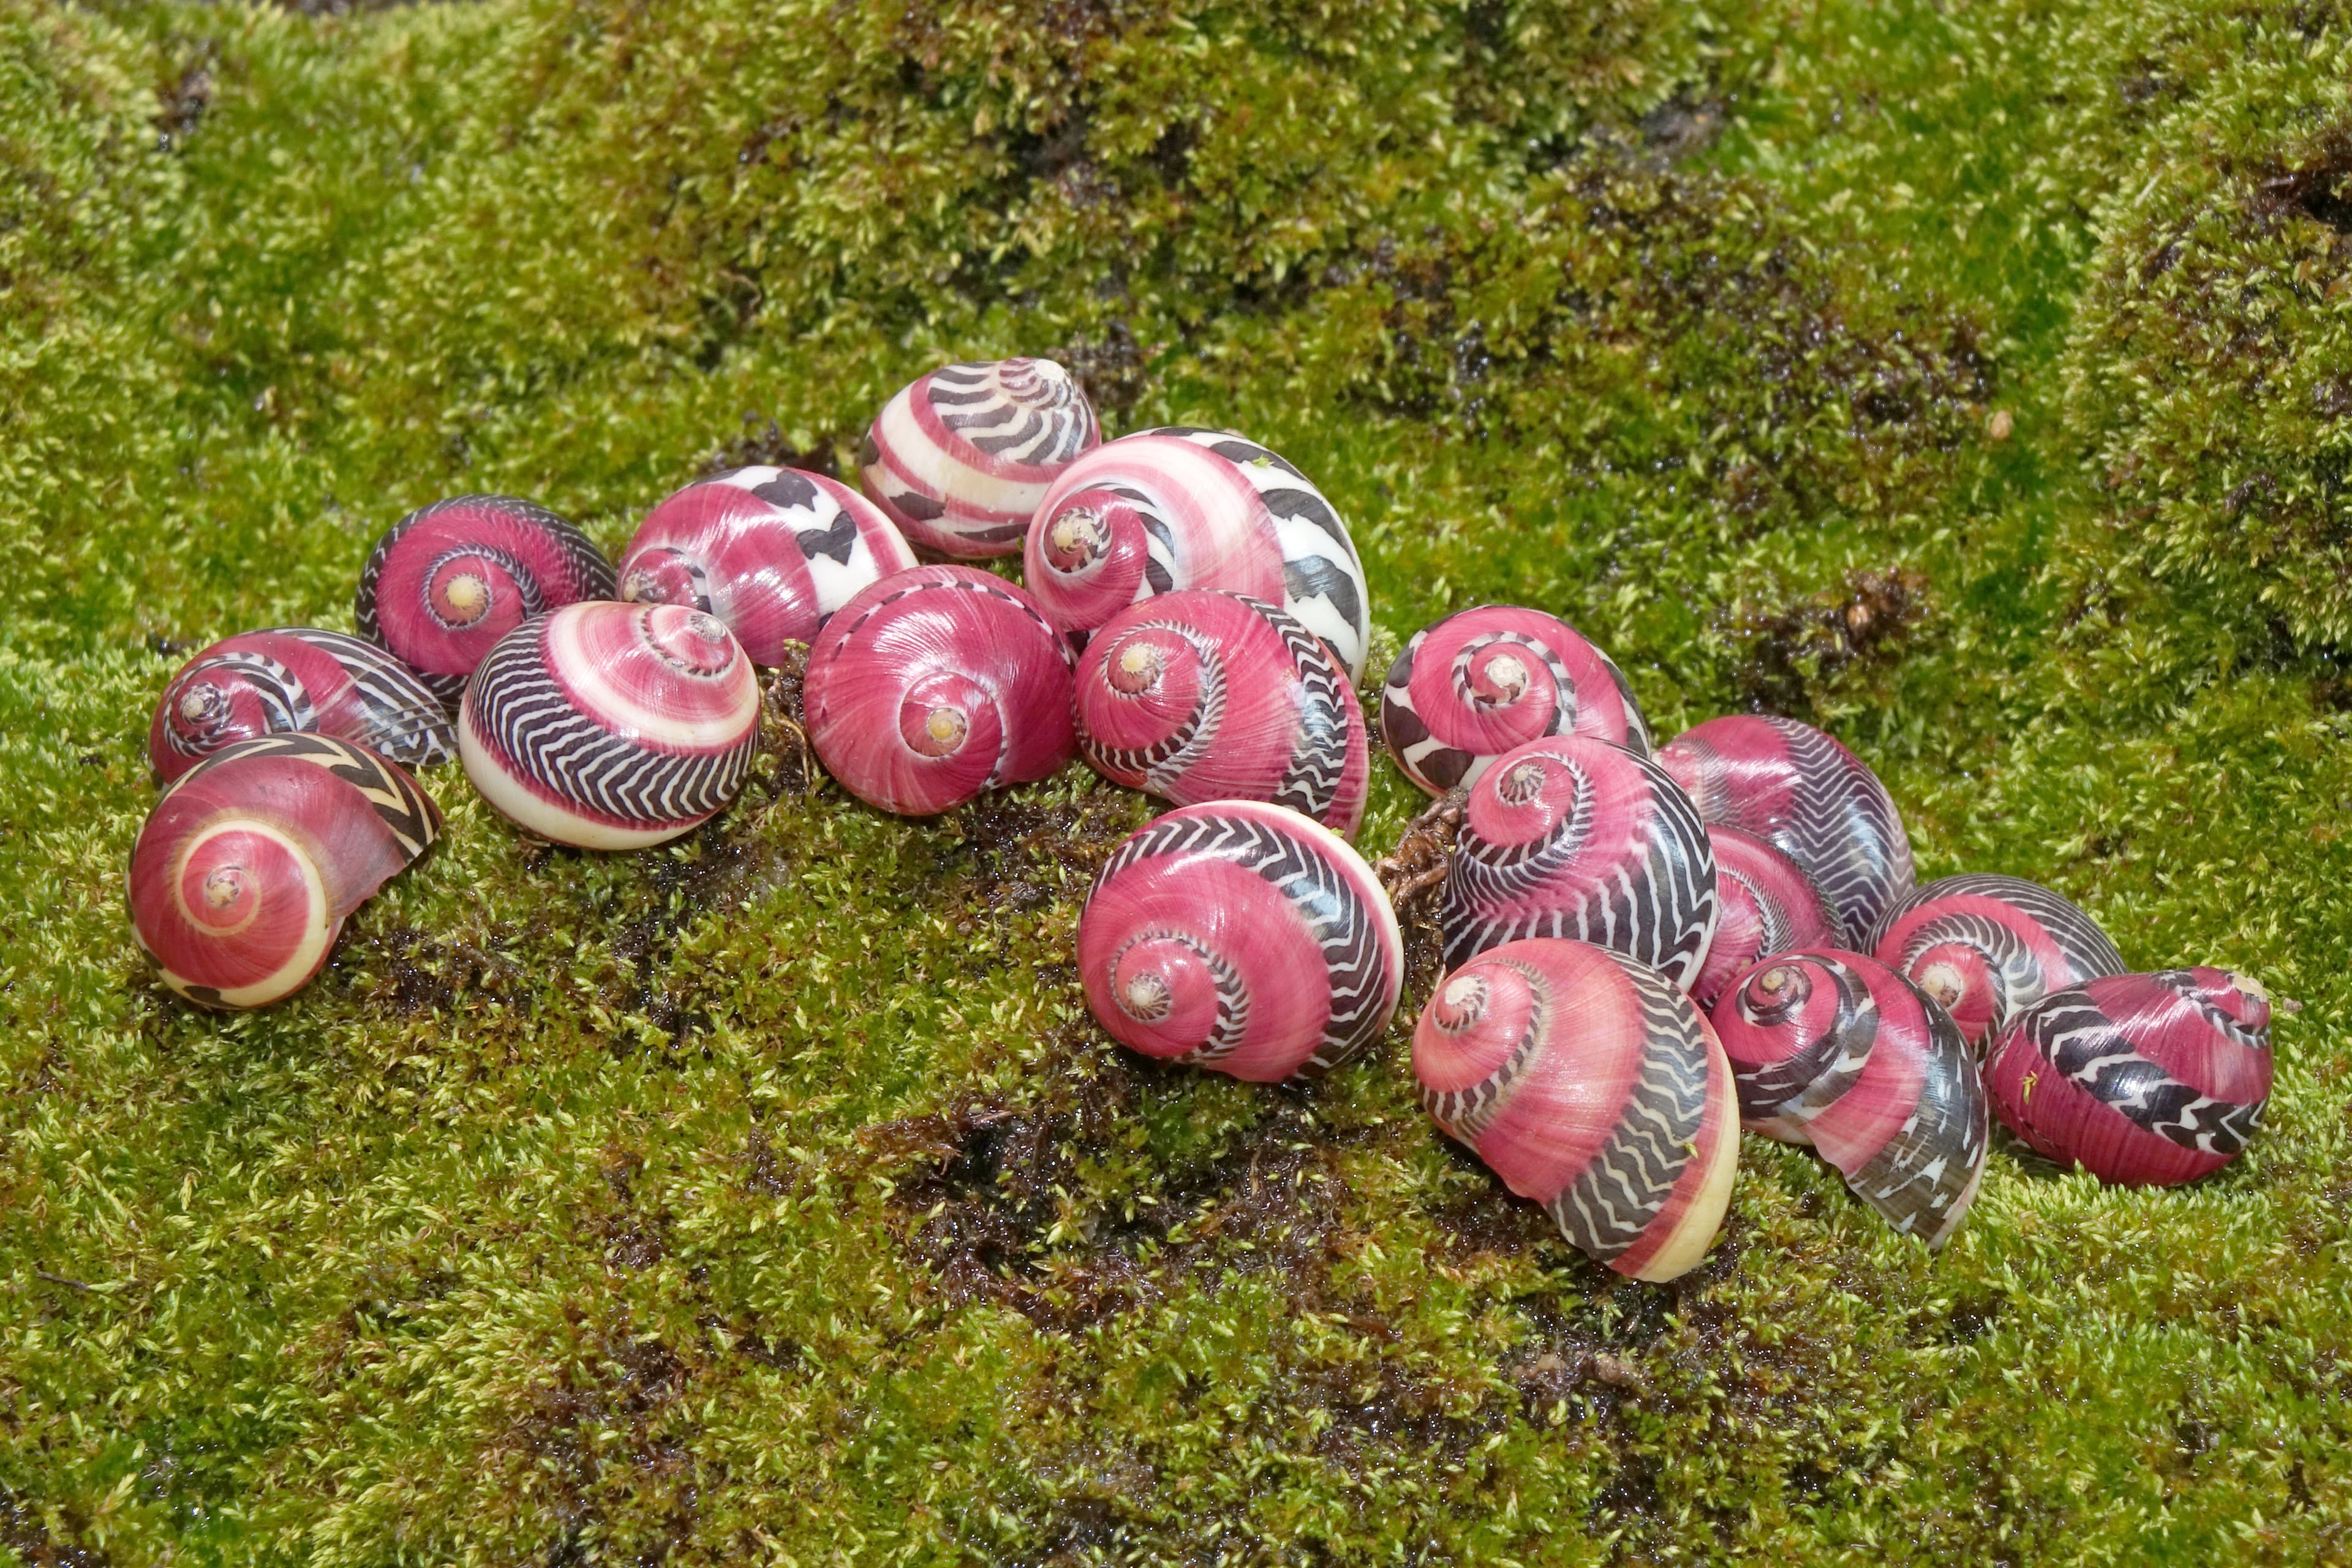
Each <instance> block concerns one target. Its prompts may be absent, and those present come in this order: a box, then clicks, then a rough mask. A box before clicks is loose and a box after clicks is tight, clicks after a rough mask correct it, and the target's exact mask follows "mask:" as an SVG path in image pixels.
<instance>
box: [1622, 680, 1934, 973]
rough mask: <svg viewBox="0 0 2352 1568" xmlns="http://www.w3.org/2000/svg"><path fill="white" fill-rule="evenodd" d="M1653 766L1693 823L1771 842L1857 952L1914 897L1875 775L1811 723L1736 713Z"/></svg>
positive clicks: (1687, 735)
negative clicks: (1887, 913) (1691, 807)
mask: <svg viewBox="0 0 2352 1568" xmlns="http://www.w3.org/2000/svg"><path fill="white" fill-rule="evenodd" d="M1658 762H1659V764H1660V765H1661V766H1663V767H1664V769H1665V770H1666V772H1668V773H1672V774H1673V775H1674V778H1675V783H1676V784H1681V785H1682V786H1683V788H1684V789H1685V791H1687V792H1689V795H1690V797H1691V800H1692V801H1693V802H1694V803H1695V804H1696V805H1697V806H1698V812H1699V816H1701V817H1703V818H1705V819H1706V821H1708V822H1711V823H1721V824H1722V825H1723V826H1726V827H1738V828H1743V829H1745V830H1746V831H1748V832H1749V833H1753V834H1755V835H1756V836H1757V837H1759V838H1769V839H1770V840H1771V841H1772V843H1773V844H1774V845H1775V846H1776V847H1778V848H1779V849H1780V852H1781V853H1782V854H1784V855H1786V856H1788V857H1789V858H1790V859H1791V860H1794V861H1795V862H1796V863H1797V866H1798V868H1799V869H1801V870H1802V871H1803V872H1804V873H1805V875H1806V876H1808V877H1811V879H1813V886H1815V887H1817V888H1819V889H1821V890H1822V897H1823V898H1824V899H1827V900H1829V906H1830V912H1831V913H1832V914H1834V915H1835V916H1836V917H1837V929H1838V939H1839V940H1840V941H1841V942H1846V943H1849V944H1853V945H1856V946H1859V945H1862V944H1864V942H1866V940H1867V936H1868V933H1869V931H1870V927H1871V923H1872V922H1873V921H1876V920H1877V919H1878V917H1879V915H1880V914H1881V913H1882V912H1883V911H1884V910H1885V908H1886V906H1887V905H1889V904H1891V903H1893V902H1894V901H1895V900H1896V899H1898V898H1901V897H1902V896H1903V895H1904V894H1905V893H1906V892H1909V891H1910V890H1911V881H1912V868H1911V840H1910V838H1909V837H1908V836H1906V834H1905V833H1904V831H1903V817H1902V815H1901V814H1900V813H1899V812H1897V811H1896V810H1895V800H1894V797H1893V796H1891V795H1888V794H1887V793H1886V786H1885V784H1881V783H1879V782H1878V775H1877V774H1875V773H1872V772H1871V771H1870V769H1869V768H1868V767H1867V766H1865V765H1864V763H1863V761H1862V759H1861V758H1859V757H1857V756H1855V755H1854V754H1853V752H1849V751H1847V750H1846V749H1845V747H1843V745H1840V744H1839V743H1838V742H1836V741H1835V740H1834V739H1832V737H1830V736H1828V735H1825V734H1823V733H1822V731H1819V730H1816V729H1814V728H1813V727H1812V726H1811V724H1805V723H1801V722H1799V721H1796V720H1794V719H1782V718H1780V717H1779V716H1777V715H1773V714H1760V713H1736V714H1731V715H1728V716H1727V717H1725V718H1721V719H1709V720H1708V721H1706V723H1704V724H1700V725H1697V726H1696V727H1695V728H1692V729H1689V730H1685V731H1683V732H1682V733H1681V734H1679V735H1677V736H1675V738H1674V739H1673V740H1671V741H1669V742H1666V743H1665V745H1664V746H1663V747H1661V748H1659V751H1658Z"/></svg>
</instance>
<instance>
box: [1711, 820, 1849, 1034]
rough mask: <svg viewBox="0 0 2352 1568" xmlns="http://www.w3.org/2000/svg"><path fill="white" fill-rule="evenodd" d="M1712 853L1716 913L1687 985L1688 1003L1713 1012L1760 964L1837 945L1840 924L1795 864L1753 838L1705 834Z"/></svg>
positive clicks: (1714, 830)
mask: <svg viewBox="0 0 2352 1568" xmlns="http://www.w3.org/2000/svg"><path fill="white" fill-rule="evenodd" d="M1706 842H1707V847H1708V848H1709V849H1711V850H1713V851H1714V853H1715V891H1716V899H1717V903H1718V904H1719V906H1720V909H1719V910H1718V911H1717V915H1716V921H1715V938H1714V940H1713V941H1711V942H1708V943H1707V944H1706V963H1705V964H1703V965H1702V966H1701V967H1700V969H1699V972H1698V979H1697V980H1696V981H1695V982H1693V983H1692V985H1691V1000H1692V1001H1694V1002H1696V1003H1697V1004H1698V1005H1699V1006H1700V1007H1701V1008H1707V1007H1712V1006H1714V1005H1715V999H1716V998H1717V997H1718V996H1720V995H1722V994H1723V993H1724V991H1725V989H1726V988H1727V987H1728V986H1729V985H1730V984H1731V983H1732V981H1734V980H1736V979H1738V977H1739V976H1740V975H1741V974H1744V973H1747V970H1748V965H1749V964H1751V963H1755V962H1756V961H1757V960H1758V959H1759V958H1769V957H1771V956H1772V955H1773V954H1774V953H1779V952H1794V951H1795V950H1796V949H1798V948H1801V947H1826V946H1828V945H1830V944H1831V943H1832V942H1835V941H1836V939H1837V922H1836V921H1832V919H1831V918H1830V907H1829V904H1828V903H1827V901H1826V900H1823V899H1822V892H1821V889H1819V888H1816V887H1814V886H1813V883H1812V879H1811V878H1810V877H1808V876H1806V875H1805V874H1804V873H1803V872H1802V871H1801V870H1799V869H1797V863H1796V862H1795V861H1794V860H1791V859H1790V858H1788V857H1787V856H1786V855H1783V854H1781V853H1780V850H1778V849H1776V848H1774V847H1772V846H1771V845H1770V844H1769V843H1767V842H1766V841H1765V840H1763V839H1761V838H1759V837H1756V835H1754V834H1752V833H1742V832H1741V831H1740V830H1739V829H1738V828H1737V827H1710V828H1708V829H1707V830H1706Z"/></svg>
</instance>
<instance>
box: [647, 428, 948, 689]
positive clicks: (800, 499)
mask: <svg viewBox="0 0 2352 1568" xmlns="http://www.w3.org/2000/svg"><path fill="white" fill-rule="evenodd" d="M914 563H915V552H913V551H911V550H909V549H908V548H907V542H906V541H905V540H904V539H902V538H900V537H899V536H898V529H897V528H896V527H894V526H892V524H891V521H890V520H889V519H888V518H887V517H885V516H883V515H882V513H881V511H880V510H878V509H877V508H876V506H875V505H874V503H873V502H872V501H869V500H866V498H865V497H864V496H862V495H859V494H858V493H857V492H856V490H853V489H850V488H849V487H848V486H847V485H845V484H842V483H840V482H839V481H837V480H834V479H826V478H825V477H824V475H822V474H807V473H803V472H802V471H801V470H799V469H798V468H739V469H737V470H736V471H735V472H733V473H731V474H728V475H726V476H724V477H722V478H719V479H709V480H706V481H704V482H703V483H701V484H695V485H688V486H687V487H686V488H685V489H682V490H679V491H677V493H676V494H674V495H672V496H670V497H669V498H668V499H667V500H664V501H663V502H662V503H661V504H660V505H659V506H656V508H654V510H652V511H650V512H647V513H646V521H645V522H644V523H643V524H642V525H640V526H639V527H638V529H637V532H636V537H635V538H634V539H632V540H630V541H629V548H628V550H627V551H626V552H625V553H624V554H623V555H622V556H621V570H620V579H621V588H620V592H621V597H622V598H624V599H625V600H628V601H630V602H631V603H634V604H646V605H685V606H686V607H687V608H688V609H690V610H702V611H706V612H708V613H709V614H710V615H714V616H718V617H719V619H720V620H722V621H724V622H726V623H727V629H728V630H730V631H731V632H733V633H734V634H735V640H736V641H738V642H740V643H741V644H742V645H743V651H744V652H746V653H748V654H750V655H751V662H752V663H754V664H763V665H768V666H771V667H773V666H775V665H778V664H781V663H782V662H783V657H784V644H786V643H788V642H799V643H804V642H809V641H812V640H814V637H816V633H817V628H818V627H820V626H824V623H825V620H826V618H827V617H828V616H831V615H832V614H833V613H834V612H835V610H837V609H839V608H841V606H842V605H845V604H847V603H848V602H849V599H850V596H851V595H854V594H856V592H857V590H859V589H860V588H863V587H865V586H866V584H868V583H872V582H874V581H876V580H877V579H879V578H883V577H887V576H888V575H890V574H891V573H893V572H904V571H906V570H907V569H908V567H910V566H912V565H914Z"/></svg>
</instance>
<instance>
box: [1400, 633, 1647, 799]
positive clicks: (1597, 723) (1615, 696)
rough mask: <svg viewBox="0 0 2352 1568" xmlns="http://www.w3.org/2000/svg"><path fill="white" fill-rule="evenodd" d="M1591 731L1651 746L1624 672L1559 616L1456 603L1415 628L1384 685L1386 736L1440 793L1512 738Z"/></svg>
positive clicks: (1629, 744) (1473, 774) (1409, 771)
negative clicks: (1467, 607) (1456, 606)
mask: <svg viewBox="0 0 2352 1568" xmlns="http://www.w3.org/2000/svg"><path fill="white" fill-rule="evenodd" d="M1570 734H1575V735H1589V736H1591V737H1592V738H1593V739H1594V740H1596V741H1613V742H1616V743H1617V744H1619V745H1621V746H1623V747H1625V748H1627V749H1628V750H1629V751H1634V752H1641V753H1642V754H1643V756H1647V755H1649V752H1650V729H1649V725H1648V724H1647V723H1646V722H1645V721H1643V718H1642V708H1641V704H1639V703H1638V702H1636V701H1634V700H1633V688H1632V687H1631V686H1629V685H1627V684H1626V682H1625V675H1624V672H1623V671H1622V670H1621V669H1619V668H1617V666H1616V664H1615V663H1614V662H1613V661H1612V660H1611V658H1609V656H1608V655H1607V654H1605V653H1603V652H1601V650H1600V649H1599V648H1597V647H1594V646H1593V645H1592V644H1591V643H1589V642H1587V641H1586V640H1585V639H1584V638H1583V637H1580V636H1579V635H1578V633H1577V632H1576V630H1575V628H1573V627H1571V626H1569V624H1568V623H1567V622H1565V621H1563V620H1561V619H1559V617H1558V616H1548V615H1545V614H1544V613H1543V612H1542V611H1541V610H1529V609H1523V608H1521V607H1520V606H1518V605H1480V606H1479V607H1478V608H1476V609H1472V610H1459V611H1456V612H1455V613H1454V614H1453V615H1450V616H1446V617H1445V618H1444V620H1441V621H1438V622H1435V623H1433V625H1430V626H1423V628H1422V629H1421V630H1419V631H1417V632H1415V633H1413V634H1412V641H1411V642H1409V643H1407V644H1405V646H1404V652H1402V653H1401V654H1399V655H1398V656H1397V661H1396V662H1395V663H1394V664H1392V665H1391V666H1390V667H1389V674H1388V679H1387V681H1386V683H1385V684H1384V685H1383V686H1382V687H1381V738H1382V739H1383V740H1384V741H1385V742H1387V743H1388V748H1389V754H1390V755H1391V756H1392V757H1394V758H1395V759H1396V763H1397V766H1398V767H1400V768H1402V769H1403V770H1404V776H1405V777H1407V778H1409V779H1411V780H1412V782H1413V783H1414V784H1419V785H1420V786H1421V787H1422V788H1423V789H1424V790H1427V791H1428V792H1429V793H1430V794H1431V795H1444V793H1445V792H1446V791H1448V790H1450V789H1453V788H1454V787H1456V786H1457V785H1461V784H1475V783H1476V782H1477V780H1478V775H1479V774H1481V773H1485V772H1486V768H1487V766H1488V764H1490V763H1493V762H1494V760H1495V759H1496V757H1499V756H1501V755H1502V754H1503V753H1504V752H1507V751H1509V750H1510V749H1511V748H1512V747H1514V746H1518V745H1524V744H1526V743H1527V742H1529V741H1536V740H1540V739H1542V738H1543V737H1544V736H1546V735H1570Z"/></svg>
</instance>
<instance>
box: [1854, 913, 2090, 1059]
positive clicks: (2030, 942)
mask: <svg viewBox="0 0 2352 1568" xmlns="http://www.w3.org/2000/svg"><path fill="white" fill-rule="evenodd" d="M1869 946H1870V951H1871V952H1873V953H1874V954H1875V955H1876V956H1877V958H1878V961H1879V962H1880V963H1885V964H1887V965H1889V966H1890V967H1892V968H1894V969H1896V970H1898V971H1900V972H1901V973H1904V974H1906V975H1907V976H1908V977H1909V978H1910V979H1911V980H1912V981H1914V982H1915V983H1916V984H1917V985H1918V987H1919V988H1920V989H1921V990H1922V991H1925V992H1926V993H1927V994H1928V995H1930V996H1933V997H1934V998H1935V999H1936V1000H1937V1001H1938V1002H1940V1003H1942V1004H1943V1005H1944V1007H1945V1010H1946V1011H1948V1012H1949V1013H1950V1014H1951V1015H1952V1021H1953V1022H1954V1023H1956V1024H1958V1025H1959V1026H1960V1033H1961V1034H1963V1035H1965V1036H1967V1037H1968V1039H1969V1044H1971V1045H1978V1044H1981V1043H1982V1042H1983V1041H1984V1040H1985V1039H1986V1038H1987V1037H1989V1036H1991V1035H1995V1034H1998V1033H1999V1032H2000V1030H2001V1029H2002V1028H2003V1027H2004V1026H2006V1025H2007V1024H2008V1023H2009V1021H2010V1020H2011V1018H2014V1017H2016V1016H2018V1015H2019V1014H2020V1013H2022V1012H2023V1011H2025V1009H2026V1008H2028V1007H2031V1006H2032V1005H2033V1004H2035V1003H2036V1002H2039V1001H2041V1000H2042V997H2044V996H2046V995H2048V994H2050V993H2051V992H2053V991H2063V990H2065V989H2066V988H2067V987H2068V986H2071V985H2079V984H2082V983H2083V982H2084V981H2085V980H2091V979H2095V978H2096V977H2097V976H2099V975H2102V974H2121V973H2124V959H2123V954H2121V953H2119V952H2116V944H2115V943H2114V942H2110V941H2108V940H2107V933H2106V932H2105V931H2101V930H2100V929H2099V927H2098V922H2096V921H2094V920H2092V919H2091V917H2090V916H2089V915H2086V914H2084V912H2083V911H2082V910H2081V909H2079V908H2077V907H2076V906H2075V905H2074V902H2073V901H2072V900H2069V899H2067V898H2066V897H2065V896H2064V895H2063V894H2061V893H2055V892H2053V891H2052V890H2051V889H2048V888H2045V887H2042V885H2040V884H2039V883H2036V882H2029V881H2027V880H2025V879H2023V878H2022V877H2002V876H1995V875H1990V874H1976V873H1970V874H1967V875H1963V876H1958V877H1945V878H1941V879H1938V880H1936V881H1933V882H1930V883H1928V884H1927V886H1926V887H1924V888H1917V889H1913V890H1912V891H1911V892H1910V893H1908V894H1906V896H1905V897H1903V898H1901V899H1898V900H1895V903H1893V904H1892V905H1890V906H1888V908H1887V910H1886V912H1885V913H1884V914H1882V915H1880V916H1879V917H1878V923H1877V924H1876V925H1874V926H1873V927H1872V928H1871V931H1870V937H1869Z"/></svg>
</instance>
